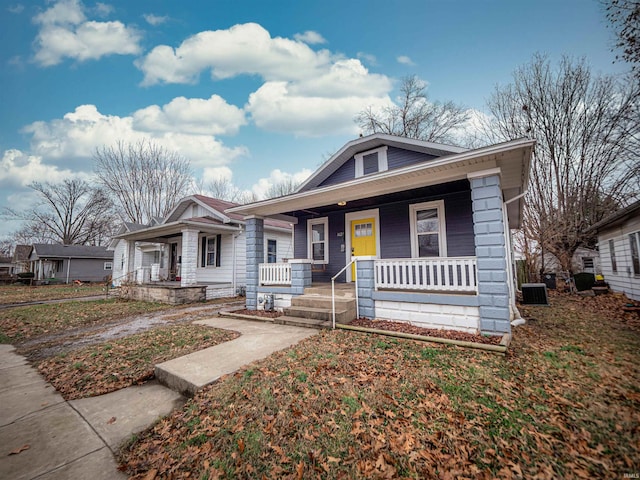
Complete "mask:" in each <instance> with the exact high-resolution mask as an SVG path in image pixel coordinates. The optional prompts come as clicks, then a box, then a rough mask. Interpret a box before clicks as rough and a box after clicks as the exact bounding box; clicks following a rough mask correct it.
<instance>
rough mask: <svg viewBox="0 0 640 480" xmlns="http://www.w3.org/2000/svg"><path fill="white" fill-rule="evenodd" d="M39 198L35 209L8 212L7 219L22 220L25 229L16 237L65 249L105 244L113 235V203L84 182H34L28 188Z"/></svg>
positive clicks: (8, 210) (6, 210)
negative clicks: (35, 240) (71, 246)
mask: <svg viewBox="0 0 640 480" xmlns="http://www.w3.org/2000/svg"><path fill="white" fill-rule="evenodd" d="M29 187H30V188H32V189H33V190H35V191H36V192H37V193H38V194H39V195H38V196H39V199H40V202H39V203H38V205H37V206H36V207H34V208H31V209H27V210H14V209H11V208H5V209H4V211H3V214H4V216H6V217H9V218H12V219H16V220H22V221H23V222H25V223H24V225H23V227H22V228H21V230H20V231H19V232H16V234H15V235H14V236H15V237H16V238H19V237H26V238H31V239H37V240H41V241H45V242H52V243H62V244H65V245H71V244H77V245H85V244H94V245H98V244H100V243H103V242H104V241H106V239H107V238H108V236H109V234H110V233H111V228H112V224H113V222H112V220H113V218H112V213H111V202H110V201H109V198H108V197H107V196H106V195H105V193H104V191H102V190H101V189H100V188H96V187H93V186H91V185H90V184H89V183H87V182H86V181H84V180H79V179H73V180H64V181H63V182H61V183H58V184H53V183H48V182H45V183H40V182H33V183H31V184H30V185H29Z"/></svg>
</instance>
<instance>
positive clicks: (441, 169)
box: [227, 139, 535, 217]
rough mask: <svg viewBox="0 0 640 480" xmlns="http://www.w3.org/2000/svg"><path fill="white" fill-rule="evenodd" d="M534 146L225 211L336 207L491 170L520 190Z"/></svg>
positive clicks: (481, 152) (495, 148)
mask: <svg viewBox="0 0 640 480" xmlns="http://www.w3.org/2000/svg"><path fill="white" fill-rule="evenodd" d="M534 144H535V141H534V140H529V139H521V140H514V141H511V142H506V143H503V144H498V145H492V146H490V147H484V148H480V149H477V150H471V151H464V152H461V153H458V154H455V155H450V156H447V157H443V158H439V159H435V160H431V161H429V162H426V163H421V164H415V165H410V166H408V167H404V168H399V169H394V170H387V171H385V172H381V173H378V174H374V175H370V176H366V177H360V178H357V179H354V180H350V181H347V182H343V183H340V184H336V185H329V186H326V187H319V188H316V189H313V190H308V191H303V192H298V193H294V194H291V195H287V196H284V197H279V198H274V199H269V200H264V201H261V202H256V203H251V204H247V205H241V206H238V207H233V208H231V209H228V210H227V211H228V212H232V213H239V214H242V215H256V216H263V217H268V216H272V215H277V214H285V213H290V212H295V211H299V210H304V209H311V208H314V207H320V206H325V205H330V204H338V202H347V204H348V202H349V201H354V200H358V199H362V198H367V197H372V196H378V195H384V194H388V193H395V192H400V191H404V190H409V189H412V188H420V187H425V186H430V185H436V184H441V183H447V182H452V181H456V180H461V179H466V178H467V175H468V174H469V173H473V172H479V171H483V170H487V169H492V168H500V169H501V172H502V173H501V175H502V177H503V181H502V186H503V189H506V188H517V189H519V190H522V189H523V188H525V186H526V185H523V183H524V182H526V173H525V172H523V170H524V169H525V168H526V166H528V158H529V157H530V154H531V149H532V148H533V145H534Z"/></svg>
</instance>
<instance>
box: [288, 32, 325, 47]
mask: <svg viewBox="0 0 640 480" xmlns="http://www.w3.org/2000/svg"><path fill="white" fill-rule="evenodd" d="M293 38H295V39H296V40H297V41H299V42H303V43H306V44H307V45H316V44H319V43H327V41H326V40H325V38H324V37H323V36H322V35H320V34H319V33H318V32H314V31H313V30H307V31H306V32H304V33H296V34H295V35H294V36H293Z"/></svg>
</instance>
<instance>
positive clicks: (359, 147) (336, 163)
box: [296, 133, 467, 192]
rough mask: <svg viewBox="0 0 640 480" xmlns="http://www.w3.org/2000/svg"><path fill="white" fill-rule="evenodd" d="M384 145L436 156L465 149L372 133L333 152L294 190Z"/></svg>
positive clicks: (317, 183) (315, 184)
mask: <svg viewBox="0 0 640 480" xmlns="http://www.w3.org/2000/svg"><path fill="white" fill-rule="evenodd" d="M385 145H386V146H389V147H398V148H402V149H405V150H412V151H414V152H420V153H426V154H429V155H434V156H436V157H442V156H446V155H451V154H453V153H461V152H464V151H466V150H467V149H465V148H460V147H454V146H453V145H443V144H439V143H433V142H425V141H424V140H416V139H413V138H406V137H399V136H397V135H388V134H386V133H374V134H372V135H368V136H366V137H360V138H357V139H355V140H352V141H350V142H348V143H347V144H346V145H345V146H343V147H342V148H341V149H340V150H338V151H337V152H336V153H335V154H333V155H332V156H331V158H329V159H328V160H327V161H326V162H324V163H323V164H322V165H321V166H320V168H318V170H316V171H315V172H314V173H313V174H312V175H311V176H310V177H309V178H308V179H307V180H306V181H304V182H303V183H302V184H301V185H300V186H299V187H298V189H297V190H296V192H302V191H306V190H310V189H312V188H316V187H318V186H320V184H321V183H322V182H323V181H325V180H326V179H327V178H329V177H330V176H331V174H332V173H334V172H336V171H337V170H338V169H339V168H340V167H341V166H342V165H343V164H344V163H345V162H347V161H348V160H349V159H351V157H353V156H354V155H355V154H356V153H359V152H364V151H367V150H373V149H374V148H378V147H382V146H385Z"/></svg>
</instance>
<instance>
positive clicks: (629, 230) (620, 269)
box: [590, 201, 640, 300]
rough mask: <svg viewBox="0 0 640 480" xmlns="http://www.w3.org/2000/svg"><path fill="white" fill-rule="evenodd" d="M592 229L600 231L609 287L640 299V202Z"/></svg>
mask: <svg viewBox="0 0 640 480" xmlns="http://www.w3.org/2000/svg"><path fill="white" fill-rule="evenodd" d="M590 230H592V231H596V232H597V233H598V245H599V249H600V259H601V263H602V274H603V275H604V279H605V282H607V283H608V284H609V288H611V290H613V291H614V292H620V293H624V294H625V295H627V297H629V298H632V299H634V300H640V201H639V202H636V203H634V204H632V205H629V206H628V207H626V208H623V209H622V210H620V211H619V212H617V213H615V214H613V215H611V216H609V217H607V218H605V219H603V220H601V221H600V222H598V223H596V224H595V225H594V226H593V227H591V229H590Z"/></svg>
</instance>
